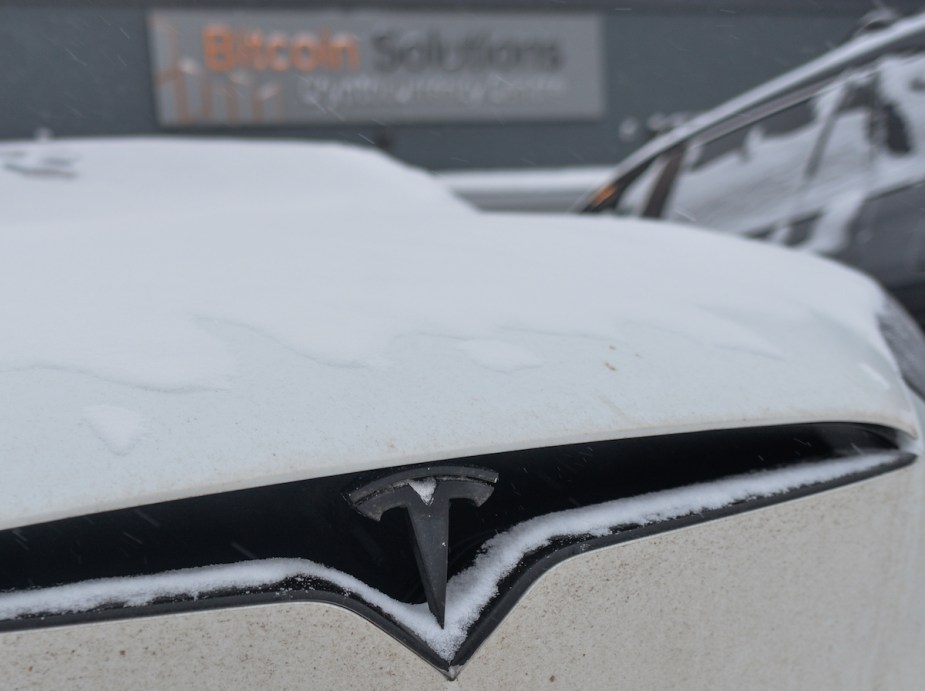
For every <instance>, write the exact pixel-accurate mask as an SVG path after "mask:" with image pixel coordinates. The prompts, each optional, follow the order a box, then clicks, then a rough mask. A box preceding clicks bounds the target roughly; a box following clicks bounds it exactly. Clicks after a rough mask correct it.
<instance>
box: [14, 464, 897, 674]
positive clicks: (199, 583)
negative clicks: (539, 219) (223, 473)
mask: <svg viewBox="0 0 925 691" xmlns="http://www.w3.org/2000/svg"><path fill="white" fill-rule="evenodd" d="M894 459H895V455H894V454H889V453H882V454H870V455H861V456H856V457H851V458H845V459H838V460H832V461H826V462H822V463H813V464H804V465H798V466H792V467H788V468H785V469H779V470H771V471H764V472H760V473H752V474H747V475H738V476H733V477H730V478H726V479H724V480H719V481H716V482H710V483H703V484H697V485H691V486H688V487H684V488H680V489H671V490H665V491H661V492H654V493H651V494H644V495H639V496H636V497H630V498H625V499H618V500H614V501H610V502H606V503H603V504H597V505H594V506H588V507H582V508H577V509H570V510H567V511H560V512H556V513H552V514H548V515H546V516H541V517H538V518H534V519H531V520H528V521H524V522H523V523H521V524H519V525H517V526H515V527H514V528H512V529H511V530H509V531H507V532H505V533H501V534H499V535H497V536H495V537H494V538H492V539H491V540H489V541H488V542H487V543H485V545H484V546H483V548H482V550H481V552H480V554H479V556H478V557H477V558H476V560H475V562H474V563H473V565H472V566H471V567H469V568H468V569H467V570H465V571H463V572H462V573H459V574H457V575H456V576H454V577H453V578H452V579H451V580H450V581H449V583H448V585H447V610H446V623H445V627H444V628H441V627H440V626H439V624H438V623H437V621H436V620H435V619H434V618H433V616H432V615H431V614H430V612H429V610H428V608H427V605H426V604H419V605H411V604H407V603H404V602H399V601H397V600H395V599H393V598H391V597H388V596H387V595H385V594H383V593H382V592H380V591H378V590H376V589H374V588H372V587H370V586H368V585H367V584H365V583H363V582H361V581H359V580H358V579H356V578H354V577H353V576H350V575H349V574H346V573H343V572H342V571H338V570H335V569H331V568H329V567H326V566H324V565H322V564H318V563H315V562H312V561H308V560H303V559H265V560H258V561H250V562H242V563H238V564H229V565H220V566H208V567H203V568H196V569H184V570H180V571H170V572H166V573H161V574H157V575H154V576H139V577H132V578H115V579H100V580H93V581H85V582H82V583H77V584H73V585H65V586H59V587H55V588H46V589H41V590H31V591H23V592H11V593H4V594H0V618H2V619H15V618H17V617H24V616H29V615H36V614H57V613H71V612H85V611H89V610H92V609H94V608H97V607H102V606H119V605H122V606H126V607H137V606H143V605H146V604H148V603H150V602H153V601H154V600H157V599H161V598H171V597H193V598H199V597H203V596H208V595H209V594H210V593H215V592H221V591H228V590H235V591H244V590H247V589H249V588H256V587H261V586H268V585H273V584H276V583H281V582H283V581H285V580H287V579H291V578H294V577H309V578H315V579H320V580H323V581H326V582H329V583H331V584H333V585H335V586H337V587H338V588H341V589H343V590H346V591H348V592H350V593H352V594H353V595H355V596H356V597H358V598H359V599H361V600H363V601H364V602H366V603H367V604H369V605H371V606H373V607H374V608H377V609H379V610H380V611H382V612H383V613H384V614H385V615H386V616H388V617H390V618H392V619H393V620H395V621H396V622H397V623H398V624H399V625H401V626H403V627H404V628H405V629H407V630H408V631H409V632H411V633H413V634H414V635H416V636H418V637H419V638H420V639H421V640H422V641H423V642H424V643H426V644H427V645H428V646H429V647H430V648H431V649H432V650H433V651H434V652H435V653H437V654H438V655H439V656H440V657H442V658H443V659H445V660H447V661H450V660H452V658H453V656H454V655H455V654H456V651H457V650H459V647H460V646H461V645H462V643H463V642H464V641H465V638H466V634H467V632H468V630H469V628H470V627H471V626H472V624H473V623H474V622H475V621H476V619H477V618H478V617H479V615H480V613H481V612H482V611H483V609H484V608H485V607H486V605H488V604H489V603H490V602H491V600H492V599H493V598H494V597H495V596H496V595H497V593H498V584H499V583H500V582H501V581H502V580H503V579H504V578H505V576H507V575H508V574H509V573H511V571H512V570H513V569H514V568H515V567H516V566H517V565H518V564H519V563H520V562H521V561H522V560H523V558H524V557H525V556H526V555H527V554H529V553H531V552H533V551H535V550H537V549H540V548H542V547H544V546H546V545H548V544H549V543H550V542H552V541H553V540H555V539H558V538H568V537H582V536H588V537H601V536H605V535H608V534H610V533H612V532H613V531H614V530H615V529H617V528H618V527H620V526H636V525H638V526H645V525H651V524H654V523H658V522H660V521H665V520H669V519H672V518H678V517H681V516H686V515H689V514H692V513H698V512H702V511H709V510H713V509H720V508H723V507H725V506H729V505H731V504H734V503H736V502H740V501H743V500H747V499H756V498H762V497H771V496H774V495H778V494H782V493H784V492H788V491H791V490H795V489H798V488H800V487H805V486H809V485H815V484H819V483H824V482H829V481H833V480H837V479H839V478H844V477H847V476H851V475H855V474H858V473H863V472H865V471H870V470H873V469H876V468H877V467H878V466H882V465H885V464H887V463H889V462H891V461H893V460H894Z"/></svg>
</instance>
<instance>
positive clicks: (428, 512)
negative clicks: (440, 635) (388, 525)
mask: <svg viewBox="0 0 925 691" xmlns="http://www.w3.org/2000/svg"><path fill="white" fill-rule="evenodd" d="M497 480H498V473H496V472H494V471H492V470H484V469H482V468H468V467H466V466H441V467H437V468H418V469H416V470H411V471H404V472H401V473H396V474H394V475H389V476H388V477H384V478H381V479H379V480H375V481H374V482H370V483H369V484H368V485H364V486H363V487H360V488H359V489H356V490H354V491H352V492H350V493H349V494H348V495H347V499H348V500H349V501H350V503H351V504H353V506H354V508H356V510H357V511H359V512H360V513H361V514H363V515H364V516H366V517H367V518H372V519H373V520H376V521H378V520H379V519H381V518H382V514H384V513H385V512H386V511H389V510H391V509H396V508H402V509H405V510H406V511H407V512H408V516H409V517H410V519H411V528H412V530H413V531H414V555H415V558H416V559H417V563H418V571H419V572H420V574H421V582H422V583H423V584H424V593H425V594H426V595H427V605H428V607H430V611H431V613H432V614H433V615H434V617H436V619H437V621H438V622H439V623H440V626H443V622H444V618H445V615H446V579H447V575H446V571H447V541H448V539H449V530H450V502H451V501H452V500H453V499H467V500H468V501H470V502H472V503H473V504H475V505H476V506H481V505H482V504H483V503H485V500H486V499H488V497H490V496H491V493H492V492H493V491H494V489H495V488H494V487H493V485H494V484H495V482H496V481H497Z"/></svg>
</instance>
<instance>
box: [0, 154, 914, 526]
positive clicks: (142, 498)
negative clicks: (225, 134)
mask: <svg viewBox="0 0 925 691" xmlns="http://www.w3.org/2000/svg"><path fill="white" fill-rule="evenodd" d="M0 208H2V209H3V211H2V217H0V295H2V298H0V319H2V323H3V330H2V332H0V381H2V390H3V396H2V398H0V458H2V463H3V479H4V482H3V483H2V484H0V528H8V527H15V526H17V525H24V524H28V523H34V522H38V521H43V520H51V519H54V518H62V517H67V516H74V515H80V514H84V513H89V512H95V511H100V510H104V509H110V508H119V507H124V506H132V505H138V504H143V503H149V502H154V501H161V500H166V499H172V498H180V497H185V496H191V495H197V494H204V493H210V492H217V491H222V490H227V489H232V488H244V487H251V486H257V485H264V484H270V483H274V482H282V481H287V480H294V479H301V478H310V477H316V476H323V475H330V474H335V473H346V472H353V471H357V470H363V469H369V468H380V467H388V466H392V465H397V464H406V463H415V462H422V461H431V460H440V459H448V458H454V457H460V456H467V455H474V454H479V453H488V452H495V451H504V450H511V449H522V448H533V447H539V446H548V445H554V444H565V443H571V442H579V441H595V440H605V439H618V438H623V437H631V436H644V435H653V434H665V433H672V432H683V431H693V430H706V429H718V428H731V427H745V426H762V425H772V424H785V423H790V422H806V421H850V422H862V423H873V424H882V425H888V426H891V427H894V428H898V429H903V430H905V431H907V432H910V433H915V431H916V430H915V422H914V416H913V413H912V409H911V406H910V403H909V399H908V394H907V392H906V389H905V387H904V386H903V385H902V384H901V383H900V380H899V378H898V375H897V374H895V365H894V362H893V358H892V356H891V355H890V353H889V351H888V349H887V347H886V345H885V344H884V342H883V339H882V338H881V336H880V334H879V333H878V330H877V324H876V312H877V310H878V309H879V308H880V306H881V302H882V300H883V298H882V295H881V293H880V291H879V289H878V288H877V287H876V286H875V285H874V284H873V283H872V282H871V281H869V280H867V279H865V278H863V277H861V276H860V275H858V274H855V273H854V272H852V271H850V270H847V269H843V268H841V267H838V266H836V265H834V264H830V263H828V262H825V261H823V260H819V259H815V258H812V257H806V256H797V255H793V254H790V253H788V252H786V251H784V250H777V249H774V248H769V247H764V246H759V245H757V244H751V243H749V242H746V241H741V240H735V239H729V238H725V237H720V236H716V235H713V234H708V233H700V232H698V231H694V230H691V229H690V228H689V227H685V228H675V227H672V226H670V225H663V224H654V223H647V222H640V221H625V222H619V223H614V221H613V220H612V219H591V218H574V217H568V218H549V217H529V216H511V215H505V216H498V217H493V216H490V215H484V214H479V213H476V212H474V211H472V210H470V209H469V208H468V207H466V206H464V205H462V204H461V203H460V202H458V201H457V200H455V199H454V198H453V197H452V196H451V195H450V193H449V192H447V191H445V190H444V189H442V188H441V187H440V185H438V184H436V183H435V182H433V181H432V180H430V179H429V178H428V176H427V175H425V174H423V173H421V172H419V171H415V170H413V169H409V168H406V167H404V166H401V165H399V164H396V163H394V162H391V161H389V160H388V159H386V158H385V157H383V156H381V155H379V154H376V153H371V152H368V151H365V150H360V149H355V148H351V147H346V146H341V145H331V144H324V145H320V144H299V143H241V142H231V141H216V140H211V141H196V140H184V139H160V140H158V139H137V140H84V141H79V140H75V141H64V142H37V143H23V144H17V143H13V144H6V145H3V146H0Z"/></svg>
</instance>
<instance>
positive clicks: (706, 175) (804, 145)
mask: <svg viewBox="0 0 925 691" xmlns="http://www.w3.org/2000/svg"><path fill="white" fill-rule="evenodd" d="M825 98H826V94H825V92H822V91H809V92H807V93H804V94H803V95H802V97H799V96H798V97H794V96H790V97H788V99H787V100H783V99H782V100H781V101H780V102H778V104H777V105H774V104H771V105H769V106H764V107H762V108H760V109H755V110H754V111H752V112H750V113H745V114H743V115H742V116H740V117H739V118H737V119H736V120H734V121H731V122H727V123H725V124H724V125H722V126H720V127H718V128H715V129H714V130H713V131H712V132H706V133H705V134H704V136H702V137H700V138H699V139H698V140H696V141H694V142H693V143H692V146H691V152H690V156H689V157H688V161H687V164H686V165H685V166H684V167H682V169H681V171H680V173H679V175H678V178H677V181H676V184H675V186H674V189H673V192H672V194H671V196H670V198H669V199H668V201H667V203H666V205H665V210H664V214H663V216H664V217H666V218H669V219H673V220H679V221H687V222H691V223H697V224H699V225H703V226H705V227H709V228H716V229H720V230H728V231H733V232H744V231H746V230H748V229H750V228H755V227H762V226H768V225H774V224H776V223H779V222H781V221H783V220H785V217H786V215H787V210H788V208H789V203H790V200H791V199H792V198H793V196H794V195H795V194H796V192H797V190H798V186H799V177H800V176H799V174H795V173H794V171H802V170H803V169H804V168H805V166H806V164H807V161H808V160H809V155H810V152H811V151H812V150H813V147H814V145H815V143H816V140H817V138H818V136H819V134H820V132H821V129H822V123H823V121H824V112H825V108H826V107H827V106H826V103H824V101H825Z"/></svg>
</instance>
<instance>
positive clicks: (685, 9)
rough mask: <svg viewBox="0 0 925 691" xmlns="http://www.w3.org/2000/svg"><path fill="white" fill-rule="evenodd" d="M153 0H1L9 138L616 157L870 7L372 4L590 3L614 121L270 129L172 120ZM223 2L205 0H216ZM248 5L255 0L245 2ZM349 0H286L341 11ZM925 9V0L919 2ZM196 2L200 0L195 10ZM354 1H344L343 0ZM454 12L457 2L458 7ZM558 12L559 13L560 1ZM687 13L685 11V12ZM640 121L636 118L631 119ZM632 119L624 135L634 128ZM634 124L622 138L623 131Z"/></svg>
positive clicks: (549, 160)
mask: <svg viewBox="0 0 925 691" xmlns="http://www.w3.org/2000/svg"><path fill="white" fill-rule="evenodd" d="M169 4H170V3H153V2H147V1H138V0H136V1H135V2H125V3H121V4H114V3H104V4H99V5H95V6H88V4H87V3H76V2H64V3H45V4H36V3H34V2H33V3H29V4H27V5H26V4H19V3H14V4H3V5H0V64H2V65H4V70H3V72H2V74H0V139H16V138H27V137H31V136H33V135H34V133H35V132H36V131H37V130H38V129H40V128H47V129H50V130H51V131H52V132H53V133H54V135H55V136H88V135H104V134H106V135H127V134H147V133H158V132H164V131H170V132H181V133H191V134H207V135H216V134H219V135H234V136H241V135H243V136H251V137H297V138H307V139H334V140H341V141H348V142H355V143H364V142H365V143H379V144H385V145H387V146H388V147H389V148H390V150H391V151H392V152H393V153H394V154H395V155H397V156H398V157H400V158H402V159H405V160H407V161H409V162H411V163H414V164H418V165H422V166H425V167H429V168H433V169H457V168H458V169H465V168H491V167H517V166H558V165H574V164H582V165H583V164H603V163H611V162H615V161H617V160H619V159H620V158H622V157H623V156H625V155H626V154H627V153H629V152H630V151H631V150H632V149H633V148H635V147H636V146H638V144H639V143H640V142H641V136H642V133H641V132H637V133H636V134H635V136H629V135H630V134H631V131H630V130H631V128H629V127H627V124H632V122H633V121H635V122H644V121H646V120H647V119H648V118H649V117H650V116H652V115H653V114H656V113H675V112H678V111H698V110H702V109H705V108H709V107H711V106H713V105H715V104H717V103H719V102H721V101H723V100H725V99H726V98H729V97H731V96H734V95H735V94H737V93H739V92H740V91H742V90H744V89H747V88H749V87H751V86H754V85H756V84H759V83H761V82H762V81H764V80H767V79H768V78H770V77H773V76H775V75H777V74H780V73H781V72H784V71H786V70H788V69H790V68H792V67H795V66H797V65H799V64H801V63H803V62H806V61H807V60H809V59H811V58H813V57H815V56H817V55H819V54H821V53H823V52H825V51H826V50H827V49H828V48H830V47H831V46H833V45H835V44H836V43H838V42H839V41H840V40H841V39H843V38H844V37H845V36H846V35H847V34H848V33H849V32H850V31H851V29H852V27H853V26H854V25H855V24H856V22H857V19H858V18H859V17H860V16H861V15H862V14H863V13H864V12H865V11H867V9H868V8H869V4H868V3H867V2H851V1H849V0H843V1H842V2H838V3H826V2H822V3H821V4H820V3H819V2H816V3H810V2H797V1H796V0H793V1H792V2H786V1H785V0H780V1H779V2H776V3H769V2H760V1H755V0H753V1H751V2H748V1H745V0H739V1H738V2H725V3H718V2H706V1H703V2H696V1H694V0H686V1H682V0H677V1H676V2H669V1H668V0H662V1H661V2H649V3H640V2H637V3H626V2H623V3H621V2H603V1H600V2H583V3H572V4H569V5H568V8H567V9H566V10H563V9H561V8H562V5H561V4H550V3H545V2H508V3H504V4H502V3H483V2H477V1H472V2H468V3H453V4H452V5H448V4H447V3H441V2H431V3H427V2H417V3H391V4H388V3H384V2H378V3H377V2H368V3H365V4H364V5H362V6H361V7H367V8H370V7H374V8H378V9H382V8H383V7H384V6H385V5H387V4H388V6H389V7H398V8H405V9H407V8H413V9H416V10H421V9H426V10H428V11H435V10H437V9H441V10H442V11H446V12H447V13H448V14H453V13H465V12H468V11H473V10H478V11H490V10H488V9H487V8H489V7H490V8H494V9H498V8H501V9H504V10H506V11H512V10H513V11H523V12H530V11H537V10H541V11H543V12H546V13H551V12H568V11H574V10H580V11H582V12H591V13H595V14H597V15H599V16H600V17H601V18H602V24H603V36H604V48H603V51H604V55H603V62H604V72H603V79H604V80H605V82H604V92H605V95H606V109H605V113H604V116H603V117H602V118H600V119H598V120H595V121H585V122H576V121H571V122H570V121H562V122H518V121H500V122H485V123H474V124H473V123H459V122H451V121H446V122H438V123H433V122H430V123H420V124H415V123H410V124H397V125H390V126H382V125H363V124H361V125H350V126H346V125H313V126H310V125H301V126H281V127H270V128H267V127H264V128H228V127H214V126H213V127H209V128H202V127H196V128H171V129H170V130H165V129H164V128H162V127H161V126H159V124H158V122H157V119H156V113H155V103H154V96H153V86H152V78H151V68H150V63H149V45H148V33H147V28H146V23H145V22H146V12H147V11H148V10H150V9H151V8H154V7H161V6H164V5H169ZM214 4H215V3H210V2H200V3H198V6H202V7H206V6H210V5H214ZM234 4H237V5H241V6H250V5H252V4H254V3H253V2H251V1H250V0H248V1H247V2H241V1H240V0H239V2H238V3H234ZM335 4H336V3H327V4H325V3H319V2H315V3H301V4H298V5H296V3H291V2H290V3H285V2H283V3H277V6H280V7H285V8H287V9H293V8H294V7H296V6H298V7H311V8H313V9H318V8H321V7H326V8H331V7H332V6H334V5H335ZM907 4H910V5H914V4H915V3H907ZM187 6H188V5H187ZM337 6H338V7H344V6H345V5H343V4H341V5H337ZM450 7H452V9H449V8H450ZM557 8H558V9H557ZM679 8H682V9H679ZM628 121H629V122H628ZM621 126H622V130H621ZM621 131H622V136H621Z"/></svg>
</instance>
